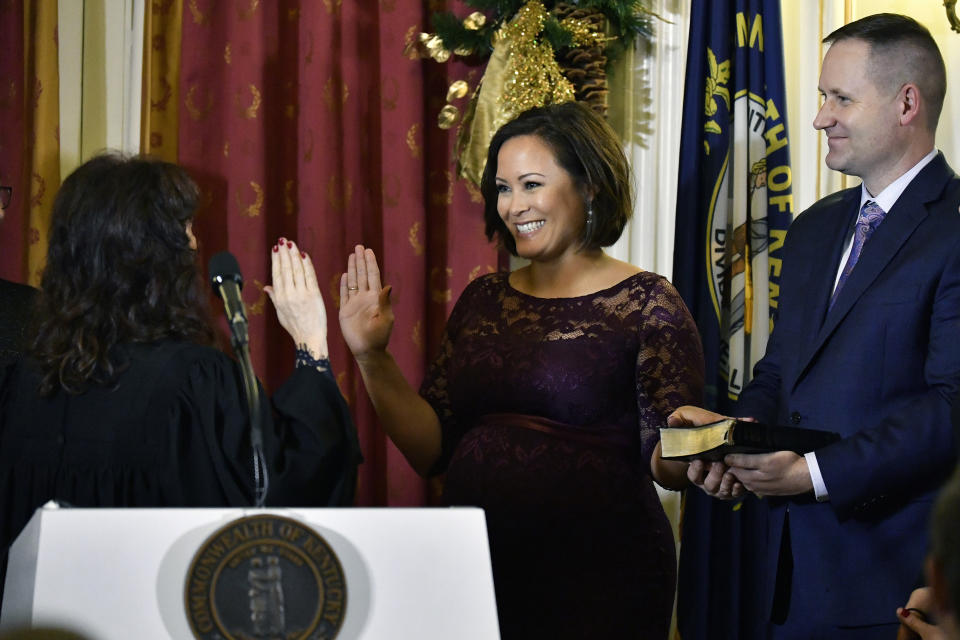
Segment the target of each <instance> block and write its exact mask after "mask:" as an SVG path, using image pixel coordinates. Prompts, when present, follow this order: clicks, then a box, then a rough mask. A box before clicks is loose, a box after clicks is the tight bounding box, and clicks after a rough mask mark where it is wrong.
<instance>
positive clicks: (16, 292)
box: [0, 185, 37, 367]
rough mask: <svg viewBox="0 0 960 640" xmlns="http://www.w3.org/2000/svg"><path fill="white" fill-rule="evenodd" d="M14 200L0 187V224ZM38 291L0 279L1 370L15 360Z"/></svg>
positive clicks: (8, 192) (7, 188)
mask: <svg viewBox="0 0 960 640" xmlns="http://www.w3.org/2000/svg"><path fill="white" fill-rule="evenodd" d="M12 198H13V187H10V186H6V185H0V224H2V223H3V219H4V217H5V216H6V211H7V207H8V206H10V202H11V200H12ZM36 294H37V290H36V289H34V288H33V287H30V286H27V285H25V284H19V283H17V282H10V281H9V280H4V279H3V278H0V367H3V366H4V365H5V364H6V363H8V362H10V361H12V360H14V359H16V358H17V357H19V356H20V353H21V352H22V351H23V346H24V345H23V341H24V336H25V332H26V328H27V326H28V325H29V324H30V319H31V317H32V313H33V303H34V299H35V297H36Z"/></svg>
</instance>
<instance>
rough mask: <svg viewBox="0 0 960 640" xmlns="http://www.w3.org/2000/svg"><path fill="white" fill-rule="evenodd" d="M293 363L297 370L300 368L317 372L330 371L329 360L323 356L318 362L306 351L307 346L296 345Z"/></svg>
mask: <svg viewBox="0 0 960 640" xmlns="http://www.w3.org/2000/svg"><path fill="white" fill-rule="evenodd" d="M295 362H296V366H297V368H300V367H313V368H314V369H316V370H317V371H329V370H330V358H327V357H326V356H324V357H323V358H320V359H319V360H318V359H317V358H314V357H313V355H312V354H311V353H310V350H309V349H307V345H305V344H298V345H297V350H296V352H295Z"/></svg>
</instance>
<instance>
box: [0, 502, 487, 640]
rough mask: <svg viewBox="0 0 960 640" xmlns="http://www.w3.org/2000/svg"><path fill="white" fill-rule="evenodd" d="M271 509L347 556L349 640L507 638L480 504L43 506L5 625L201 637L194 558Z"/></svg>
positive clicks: (13, 571) (125, 638)
mask: <svg viewBox="0 0 960 640" xmlns="http://www.w3.org/2000/svg"><path fill="white" fill-rule="evenodd" d="M261 514H270V515H276V516H282V517H285V518H291V519H293V520H297V521H299V522H301V523H303V524H304V525H306V526H307V527H309V528H310V529H312V530H313V531H315V532H316V533H318V534H319V535H320V536H321V537H322V538H323V539H324V540H325V541H326V542H327V544H328V545H329V547H330V548H331V549H332V550H333V552H334V554H335V555H336V557H337V558H338V559H339V562H340V564H341V566H342V569H343V576H344V580H345V582H346V585H347V588H346V591H347V599H346V611H345V614H344V616H343V619H342V626H341V628H340V632H339V634H338V635H337V639H338V640H346V639H350V638H416V639H418V640H426V639H431V638H436V639H438V640H439V639H443V640H449V639H450V638H458V639H461V640H463V639H470V638H477V639H482V640H489V639H490V638H499V630H498V626H497V613H496V602H495V598H494V592H493V575H492V572H491V568H490V552H489V547H488V544H487V531H486V524H485V521H484V516H483V511H482V510H480V509H473V508H443V509H413V508H389V509H364V508H346V509H272V508H271V509H265V510H257V509H57V508H52V509H51V508H44V509H40V510H38V511H37V512H36V514H34V516H33V518H32V519H31V520H30V523H29V524H28V526H27V528H26V529H25V530H24V531H23V532H22V533H21V534H20V536H19V537H18V538H17V540H16V541H15V542H14V544H13V546H12V547H11V550H10V560H9V566H8V570H7V579H6V587H5V593H4V600H3V610H2V614H0V631H7V630H10V629H14V628H23V627H27V628H30V627H40V626H59V627H64V628H67V629H70V630H73V631H76V632H79V633H81V634H85V635H87V636H89V637H90V638H91V639H95V640H113V639H116V640H121V639H122V640H129V639H130V638H174V639H176V640H181V639H185V638H187V639H188V638H191V637H193V635H192V633H191V629H190V624H189V622H188V618H187V613H186V611H185V599H184V586H185V581H186V579H187V574H188V570H189V569H190V564H191V561H192V560H193V557H194V555H195V554H196V552H197V550H198V549H199V548H200V547H201V545H203V543H204V541H205V540H207V538H208V537H210V536H211V535H212V534H213V533H214V532H215V531H217V530H218V529H221V528H222V527H224V526H226V525H228V524H229V523H230V522H231V521H232V520H235V519H237V518H240V517H244V516H252V515H261ZM211 637H212V636H211Z"/></svg>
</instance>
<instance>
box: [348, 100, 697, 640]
mask: <svg viewBox="0 0 960 640" xmlns="http://www.w3.org/2000/svg"><path fill="white" fill-rule="evenodd" d="M481 190H482V192H483V195H484V198H485V200H486V208H485V219H486V229H487V235H488V237H490V238H493V237H496V238H497V239H498V240H499V241H500V242H501V243H502V245H503V246H504V247H506V248H507V249H508V250H509V251H510V252H511V253H513V254H514V255H519V256H521V257H523V258H526V259H528V260H529V261H530V264H529V265H528V266H526V267H523V268H521V269H518V270H516V271H514V272H512V273H509V274H508V273H495V274H490V275H487V276H482V277H480V278H477V279H476V280H474V281H473V282H472V283H471V284H470V285H469V286H468V287H467V288H466V290H465V291H464V292H463V295H462V296H461V297H460V299H459V301H458V302H457V304H456V306H455V307H454V309H453V312H452V313H451V315H450V319H449V321H448V324H447V327H446V331H445V334H444V340H443V344H442V346H441V350H440V355H439V357H438V358H437V360H436V361H435V362H434V363H433V364H432V365H431V367H430V369H429V372H428V374H427V377H426V379H425V380H424V382H423V385H422V387H421V389H420V393H419V394H418V393H417V392H415V391H414V389H413V388H412V387H411V386H410V385H409V384H408V383H407V382H406V381H405V380H404V378H403V376H402V374H401V373H400V370H399V368H398V367H397V364H396V362H395V361H394V360H393V358H392V356H391V355H390V354H389V352H388V351H387V342H388V339H389V335H390V330H391V328H392V324H393V315H392V312H391V309H390V300H389V292H390V288H389V287H382V286H381V279H380V273H379V268H378V266H377V262H376V259H375V257H374V255H373V252H372V251H371V250H370V249H364V248H363V247H362V246H358V247H357V248H356V251H355V253H354V254H353V255H351V256H350V257H349V260H348V264H347V272H346V273H345V274H343V276H342V277H341V281H340V296H341V308H340V323H341V327H342V329H343V334H344V337H345V338H346V340H347V343H348V345H349V346H350V349H351V350H352V351H353V354H354V356H355V357H356V359H357V362H358V364H359V366H360V370H361V372H362V375H363V378H364V381H365V383H366V386H367V390H368V392H369V394H370V397H371V399H372V401H373V404H374V406H375V408H376V410H377V414H378V416H379V417H380V419H381V421H382V423H383V425H384V428H385V429H386V431H387V433H388V434H389V435H390V437H391V438H392V439H393V441H394V442H395V443H396V444H397V446H398V447H399V448H400V450H401V451H402V452H403V453H404V455H405V456H406V457H407V459H408V460H409V461H410V463H411V464H412V465H413V466H414V468H416V469H417V470H418V471H419V472H420V473H422V474H431V473H443V472H445V473H446V474H447V476H446V482H445V488H444V500H445V502H446V503H447V504H452V505H453V504H456V505H478V506H481V507H483V508H484V509H485V511H486V517H487V526H488V529H489V537H490V551H491V556H492V560H493V571H494V582H495V584H496V590H497V606H498V610H499V616H500V627H501V632H502V635H503V637H504V638H541V637H544V638H547V637H549V638H587V637H591V638H645V639H661V638H666V636H667V632H668V628H669V624H670V613H671V609H672V604H673V593H674V582H675V575H676V569H675V550H674V544H673V537H672V534H671V530H670V526H669V524H668V521H667V518H666V516H665V514H664V512H663V508H662V507H661V505H660V501H659V499H658V497H657V493H656V490H655V489H654V486H653V482H652V481H653V480H656V481H657V482H658V483H659V484H661V485H663V486H666V487H669V488H682V487H684V486H685V485H686V483H687V480H686V475H685V471H686V465H685V464H683V463H677V462H670V461H665V460H663V459H662V458H661V457H660V454H659V452H660V444H659V430H658V429H659V428H660V427H661V426H664V424H665V420H666V416H667V415H668V414H669V413H670V412H671V411H672V410H673V409H674V408H676V407H679V406H681V405H683V404H687V403H690V402H691V401H696V400H699V399H700V396H701V388H702V384H703V355H702V351H701V347H700V340H699V337H698V335H697V330H696V326H695V325H694V323H693V321H692V319H691V318H690V314H689V313H688V311H687V309H686V307H685V306H684V304H683V302H682V301H681V299H680V297H679V295H678V294H677V292H676V291H675V290H674V288H673V287H672V286H671V285H670V283H669V282H667V281H666V280H665V279H664V278H662V277H661V276H658V275H656V274H653V273H649V272H645V271H641V270H640V269H638V268H637V267H635V266H633V265H630V264H627V263H624V262H620V261H618V260H615V259H613V258H611V257H610V256H608V255H606V254H605V253H604V252H603V250H602V247H606V246H610V245H612V244H613V243H614V242H616V240H617V238H619V236H620V234H621V232H622V230H623V227H624V225H625V223H626V222H627V219H628V218H629V216H630V213H631V210H632V198H631V193H630V174H629V169H628V167H627V162H626V159H625V157H624V155H623V152H622V150H621V148H620V144H619V142H618V140H617V138H616V136H615V134H614V133H613V131H612V130H611V129H610V128H609V126H607V125H606V123H605V122H603V121H602V120H601V119H600V118H598V117H597V116H595V115H594V114H593V113H592V112H590V111H589V110H588V109H587V108H585V107H583V106H581V105H579V104H576V103H568V104H563V105H553V106H548V107H544V108H541V109H534V110H531V111H528V112H526V113H524V114H522V115H521V116H520V117H518V118H517V119H516V120H514V121H512V122H510V123H508V124H507V125H505V126H504V127H502V128H501V129H500V130H499V131H498V132H497V134H496V135H495V136H494V138H493V140H492V141H491V144H490V151H489V155H488V158H487V165H486V170H485V172H484V176H483V181H482V185H481Z"/></svg>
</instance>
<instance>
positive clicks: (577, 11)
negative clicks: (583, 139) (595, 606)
mask: <svg viewBox="0 0 960 640" xmlns="http://www.w3.org/2000/svg"><path fill="white" fill-rule="evenodd" d="M552 13H553V15H555V16H556V17H557V19H558V20H563V19H564V18H576V19H578V20H584V21H586V22H588V23H590V24H591V25H592V26H593V27H594V28H595V29H596V30H598V31H600V32H603V30H604V28H605V27H606V18H605V17H604V15H603V13H602V12H601V11H598V10H591V9H585V8H582V7H577V6H575V5H572V4H569V3H566V2H558V3H557V4H556V6H555V7H554V8H553V10H552ZM556 57H557V62H558V63H559V64H560V69H561V70H562V71H563V74H564V75H565V76H566V78H567V80H569V81H570V82H571V83H572V84H573V91H574V94H575V95H576V100H577V102H582V103H584V104H586V105H587V106H588V107H590V108H591V109H593V111H595V112H596V113H597V114H599V115H601V116H603V117H606V115H607V92H608V89H607V72H606V66H607V57H606V56H605V55H604V54H603V47H599V46H596V47H569V48H567V49H561V50H560V51H558V52H557V54H556Z"/></svg>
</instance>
